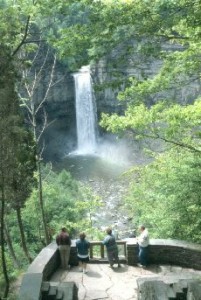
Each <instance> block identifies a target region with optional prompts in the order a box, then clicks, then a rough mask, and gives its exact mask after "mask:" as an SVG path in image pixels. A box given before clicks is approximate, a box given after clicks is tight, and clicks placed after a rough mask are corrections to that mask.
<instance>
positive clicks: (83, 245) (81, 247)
mask: <svg viewBox="0 0 201 300" xmlns="http://www.w3.org/2000/svg"><path fill="white" fill-rule="evenodd" d="M85 238H86V235H85V233H84V232H82V233H80V238H79V239H78V240H77V241H76V248H77V257H78V262H79V268H80V271H83V273H87V263H88V262H89V248H90V243H89V242H88V241H87V240H86V239H85Z"/></svg>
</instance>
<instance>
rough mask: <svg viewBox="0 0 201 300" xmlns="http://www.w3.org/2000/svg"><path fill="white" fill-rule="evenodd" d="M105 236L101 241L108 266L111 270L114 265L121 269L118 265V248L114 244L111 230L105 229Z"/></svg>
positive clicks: (114, 240)
mask: <svg viewBox="0 0 201 300" xmlns="http://www.w3.org/2000/svg"><path fill="white" fill-rule="evenodd" d="M106 233H107V236H106V237H105V239H104V240H103V242H102V243H103V245H105V246H106V250H107V257H108V261H109V264H110V267H111V268H113V265H114V264H115V263H116V264H118V267H121V265H120V263H119V256H118V247H117V243H116V239H115V236H114V235H113V234H112V229H111V228H107V230H106Z"/></svg>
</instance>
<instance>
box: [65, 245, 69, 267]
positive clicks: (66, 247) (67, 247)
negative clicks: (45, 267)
mask: <svg viewBox="0 0 201 300" xmlns="http://www.w3.org/2000/svg"><path fill="white" fill-rule="evenodd" d="M64 259H65V268H66V269H68V263H69V259H70V246H68V245H66V246H65V258H64Z"/></svg>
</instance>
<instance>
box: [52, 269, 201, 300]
mask: <svg viewBox="0 0 201 300" xmlns="http://www.w3.org/2000/svg"><path fill="white" fill-rule="evenodd" d="M140 278H141V279H145V278H146V279H153V280H154V279H155V280H159V279H160V280H161V279H162V280H163V281H164V282H165V283H167V284H169V285H171V284H172V283H173V282H174V284H175V282H179V281H181V280H182V279H193V278H194V279H197V278H201V271H198V270H197V271H195V270H193V269H185V268H182V267H173V266H154V265H151V266H150V267H149V268H147V269H143V268H139V267H133V266H128V265H124V264H122V265H121V268H117V267H114V268H113V269H111V268H110V267H109V265H108V264H89V265H88V272H87V273H86V274H83V273H82V272H80V271H79V268H78V267H72V268H71V269H70V270H68V271H63V270H61V269H58V270H57V271H56V272H55V273H54V274H53V276H52V277H51V278H50V284H51V285H59V283H61V282H75V284H76V286H77V287H78V299H79V300H101V299H104V300H135V299H139V298H138V283H137V281H138V280H139V279H140ZM147 299H148V298H147ZM150 299H152V298H150ZM199 299H201V295H200V298H199ZM199 299H196V300H199ZM161 300H163V299H161Z"/></svg>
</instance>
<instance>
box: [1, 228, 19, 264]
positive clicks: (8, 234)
mask: <svg viewBox="0 0 201 300" xmlns="http://www.w3.org/2000/svg"><path fill="white" fill-rule="evenodd" d="M4 233H5V238H6V242H7V245H8V248H9V251H10V255H11V257H12V259H13V262H14V264H15V266H16V267H17V268H20V263H19V261H18V259H17V257H16V255H15V251H14V248H13V243H12V240H11V237H10V233H9V231H8V228H7V225H6V223H5V225H4Z"/></svg>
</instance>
